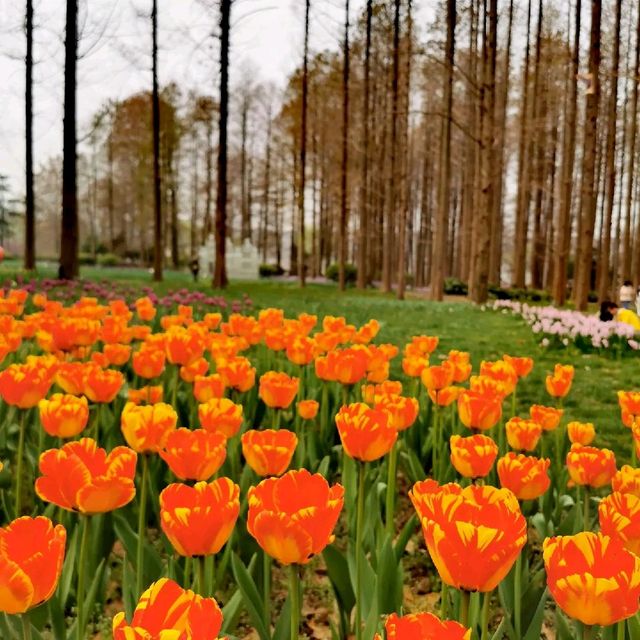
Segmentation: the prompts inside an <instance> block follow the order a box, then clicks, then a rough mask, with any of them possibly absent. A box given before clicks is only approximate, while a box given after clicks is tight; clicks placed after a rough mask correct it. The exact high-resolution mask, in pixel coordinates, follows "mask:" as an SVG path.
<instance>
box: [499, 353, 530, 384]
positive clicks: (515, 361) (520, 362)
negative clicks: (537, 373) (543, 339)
mask: <svg viewBox="0 0 640 640" xmlns="http://www.w3.org/2000/svg"><path fill="white" fill-rule="evenodd" d="M502 359H503V360H504V361H505V362H508V363H509V364H510V365H511V366H512V367H513V369H514V371H515V372H516V375H517V376H518V378H526V377H527V376H528V375H529V374H530V373H531V370H532V369H533V358H528V357H516V356H509V355H507V354H506V353H505V354H504V355H503V356H502Z"/></svg>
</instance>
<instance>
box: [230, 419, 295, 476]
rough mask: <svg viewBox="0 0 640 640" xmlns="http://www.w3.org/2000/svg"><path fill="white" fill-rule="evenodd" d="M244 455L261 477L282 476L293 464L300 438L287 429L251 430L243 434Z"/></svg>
mask: <svg viewBox="0 0 640 640" xmlns="http://www.w3.org/2000/svg"><path fill="white" fill-rule="evenodd" d="M241 440H242V454H243V455H244V458H245V460H246V461H247V464H248V465H249V466H250V467H251V468H252V469H253V471H254V472H255V473H256V474H258V475H259V476H263V477H264V476H281V475H282V474H283V473H284V472H285V471H286V470H287V468H288V467H289V465H290V464H291V459H292V458H293V454H294V452H295V450H296V446H297V445H298V437H297V436H296V434H295V433H294V432H293V431H287V430H286V429H280V430H274V429H264V430H262V431H257V430H255V429H251V430H249V431H246V432H245V433H243V434H242V439H241Z"/></svg>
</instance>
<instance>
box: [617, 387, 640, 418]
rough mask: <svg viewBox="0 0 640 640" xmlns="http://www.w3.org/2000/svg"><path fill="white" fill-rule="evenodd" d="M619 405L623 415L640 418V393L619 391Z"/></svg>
mask: <svg viewBox="0 0 640 640" xmlns="http://www.w3.org/2000/svg"><path fill="white" fill-rule="evenodd" d="M618 404H619V405H620V410H621V411H622V413H623V414H625V413H627V414H629V415H631V416H633V417H636V416H640V391H618Z"/></svg>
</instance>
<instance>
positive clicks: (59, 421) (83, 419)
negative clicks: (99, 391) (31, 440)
mask: <svg viewBox="0 0 640 640" xmlns="http://www.w3.org/2000/svg"><path fill="white" fill-rule="evenodd" d="M38 409H39V411H40V422H41V423H42V427H43V429H44V430H45V431H46V432H47V433H48V434H49V435H50V436H54V437H57V438H73V437H75V436H77V435H78V434H79V433H81V432H82V431H83V430H84V428H85V427H86V426H87V421H88V420H89V403H88V402H87V399H86V398H85V397H84V396H82V397H80V398H77V397H76V396H72V395H67V394H63V393H54V394H53V395H52V396H51V397H50V398H49V399H43V400H40V402H39V403H38Z"/></svg>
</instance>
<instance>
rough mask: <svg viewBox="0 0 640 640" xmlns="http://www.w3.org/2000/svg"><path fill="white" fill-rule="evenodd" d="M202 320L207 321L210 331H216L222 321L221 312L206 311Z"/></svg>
mask: <svg viewBox="0 0 640 640" xmlns="http://www.w3.org/2000/svg"><path fill="white" fill-rule="evenodd" d="M202 321H203V322H204V323H205V325H206V327H207V329H209V331H215V330H216V329H217V328H218V325H219V324H220V322H221V321H222V314H221V313H205V314H204V317H203V318H202Z"/></svg>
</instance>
